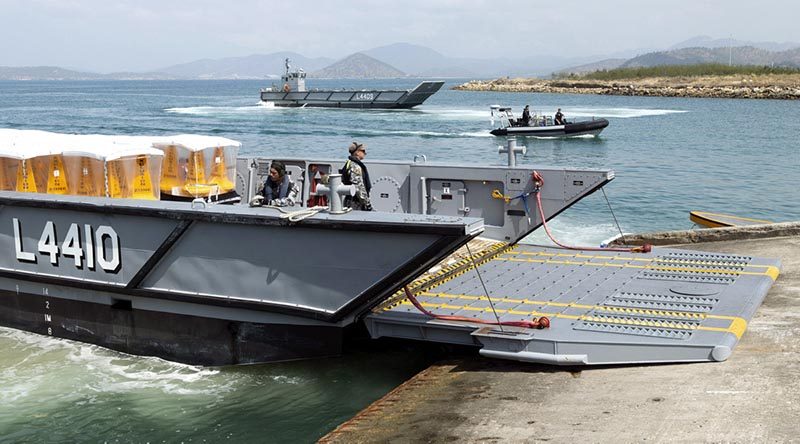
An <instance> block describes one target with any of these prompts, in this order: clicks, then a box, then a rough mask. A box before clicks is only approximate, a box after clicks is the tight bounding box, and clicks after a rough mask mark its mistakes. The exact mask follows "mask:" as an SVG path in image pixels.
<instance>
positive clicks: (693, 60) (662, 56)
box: [620, 46, 800, 68]
mask: <svg viewBox="0 0 800 444" xmlns="http://www.w3.org/2000/svg"><path fill="white" fill-rule="evenodd" d="M729 61H730V62H731V63H733V64H734V65H765V66H788V67H800V48H796V49H791V50H788V51H779V52H773V51H768V50H765V49H760V48H754V47H752V46H740V47H736V48H727V47H718V48H683V49H675V50H672V51H660V52H651V53H649V54H643V55H640V56H638V57H634V58H632V59H630V60H628V61H626V62H625V63H623V64H622V65H620V67H623V68H638V67H648V66H660V65H695V64H700V63H722V64H727V63H728V62H729Z"/></svg>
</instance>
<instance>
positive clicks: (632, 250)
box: [531, 171, 653, 253]
mask: <svg viewBox="0 0 800 444" xmlns="http://www.w3.org/2000/svg"><path fill="white" fill-rule="evenodd" d="M531 177H532V179H533V181H534V183H535V184H536V185H537V186H538V187H539V188H541V187H542V186H544V179H542V176H541V175H540V174H539V173H538V172H536V171H534V172H533V173H531ZM536 207H537V208H539V215H540V216H542V226H543V227H544V231H545V233H547V237H549V238H550V240H551V241H553V243H554V244H556V245H558V246H559V247H561V248H564V249H567V250H587V251H622V252H627V253H649V252H650V251H652V249H653V247H652V246H651V245H650V244H644V245H642V246H641V247H633V248H597V247H572V246H569V245H564V244H562V243H560V242H559V241H557V240H556V239H555V238H554V237H553V235H552V234H551V233H550V228H548V227H547V220H546V219H547V218H545V217H544V210H543V209H542V193H540V192H539V191H538V190H537V191H536Z"/></svg>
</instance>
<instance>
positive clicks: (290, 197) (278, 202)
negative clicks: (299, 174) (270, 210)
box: [263, 176, 300, 207]
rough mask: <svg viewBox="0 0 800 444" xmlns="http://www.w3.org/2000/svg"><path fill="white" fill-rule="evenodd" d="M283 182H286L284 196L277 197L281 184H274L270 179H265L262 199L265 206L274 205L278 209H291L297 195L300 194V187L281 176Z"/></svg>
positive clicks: (286, 177)
mask: <svg viewBox="0 0 800 444" xmlns="http://www.w3.org/2000/svg"><path fill="white" fill-rule="evenodd" d="M283 177H284V180H286V181H288V182H289V183H288V185H287V187H286V190H287V192H286V196H284V197H282V198H281V197H279V196H280V192H281V185H282V183H275V182H273V181H272V178H271V177H267V180H266V182H264V190H263V194H264V199H265V200H266V202H265V203H266V204H267V205H275V206H278V207H286V206H289V207H293V206H294V204H295V202H296V201H297V195H298V194H300V187H298V186H297V184H296V183H294V182H293V181H292V180H291V179H289V176H283Z"/></svg>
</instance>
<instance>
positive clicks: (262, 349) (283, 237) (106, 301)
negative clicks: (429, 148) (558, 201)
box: [0, 192, 482, 365]
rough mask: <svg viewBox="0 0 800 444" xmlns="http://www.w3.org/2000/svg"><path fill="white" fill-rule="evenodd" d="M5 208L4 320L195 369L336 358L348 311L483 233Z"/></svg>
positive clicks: (473, 222)
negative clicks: (333, 356) (179, 363)
mask: <svg viewBox="0 0 800 444" xmlns="http://www.w3.org/2000/svg"><path fill="white" fill-rule="evenodd" d="M84 199H85V198H84ZM0 202H2V208H0V251H3V252H4V254H3V255H2V257H0V295H1V296H2V297H1V300H0V325H3V326H8V327H13V328H18V329H23V330H28V331H32V332H36V333H41V334H45V335H51V336H54V337H61V338H68V339H74V340H79V341H84V342H89V343H94V344H99V345H103V346H105V347H109V348H112V349H115V350H119V351H124V352H128V353H133V354H144V355H153V356H159V357H162V358H165V359H169V360H175V361H180V362H185V363H190V364H204V365H225V364H240V363H253V362H272V361H282V360H289V359H301V358H312V357H321V356H331V355H335V354H338V353H339V348H340V345H341V328H342V327H343V326H345V325H347V324H349V323H352V322H353V318H354V317H355V315H356V314H357V313H359V312H361V311H363V310H365V309H366V308H367V307H369V306H371V305H373V304H375V303H377V302H379V301H380V300H382V299H384V298H385V297H386V296H387V295H388V294H389V293H390V292H391V291H394V289H395V288H396V287H397V285H400V284H402V283H403V282H406V281H408V280H410V279H413V277H414V276H417V275H419V274H420V273H422V272H423V271H424V270H426V269H427V268H429V267H431V266H432V265H433V264H435V263H436V262H438V261H439V260H441V259H442V258H444V257H446V256H447V254H449V252H452V251H453V250H455V249H456V248H458V247H459V246H461V245H463V244H464V243H465V242H467V241H468V240H469V239H471V238H472V237H474V236H475V235H477V234H478V233H479V232H481V231H482V223H481V222H480V220H478V219H464V218H448V217H438V218H435V219H434V218H431V217H426V216H419V217H417V218H415V217H414V216H413V215H388V214H380V213H373V214H371V215H367V216H364V215H363V213H362V214H361V215H357V214H353V213H350V214H346V215H341V216H334V215H317V216H315V217H314V218H313V219H307V220H304V221H302V222H299V223H296V224H290V223H287V221H286V220H285V219H281V218H280V217H279V213H278V212H277V211H276V210H265V209H259V208H249V207H247V206H243V205H242V206H238V207H232V206H231V207H223V206H215V207H209V208H205V209H192V208H191V204H188V203H173V202H139V201H130V200H112V199H95V200H94V201H93V202H92V203H86V202H84V201H82V200H81V198H79V197H64V196H62V197H58V198H56V197H53V196H47V195H32V194H21V193H9V192H2V193H0ZM414 219H416V222H414V221H413V220H414ZM342 246H346V248H345V249H344V252H343V249H342ZM342 255H343V256H344V257H341V256H342Z"/></svg>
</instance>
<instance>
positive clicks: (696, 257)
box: [366, 245, 780, 365]
mask: <svg viewBox="0 0 800 444" xmlns="http://www.w3.org/2000/svg"><path fill="white" fill-rule="evenodd" d="M493 250H494V251H492V249H490V250H489V251H488V252H486V253H483V254H482V255H481V256H480V257H478V258H476V262H477V263H478V269H479V271H480V274H481V276H482V277H483V280H484V282H485V283H486V286H487V288H488V291H489V295H490V297H491V298H492V301H493V302H494V306H495V311H496V312H497V315H498V316H499V318H500V320H501V321H519V320H530V319H531V318H534V317H540V316H547V317H548V318H550V322H551V326H550V328H549V329H544V330H528V329H524V328H518V327H503V328H502V329H501V328H500V327H497V326H485V325H481V324H471V323H467V322H453V321H443V320H437V319H431V318H430V317H428V316H426V315H424V314H422V313H420V312H419V311H418V310H417V309H416V308H415V307H414V306H413V305H412V304H411V303H410V302H409V301H408V300H406V299H403V298H401V297H400V295H399V294H398V295H397V297H395V298H394V299H392V300H391V301H390V303H389V304H385V305H383V306H381V307H378V308H377V309H376V310H374V312H373V313H371V314H370V315H369V316H367V319H366V323H367V326H368V328H369V330H370V333H371V334H372V336H373V337H381V336H388V337H398V338H408V339H421V340H427V341H437V342H445V343H454V344H466V345H475V346H479V347H481V350H480V353H481V354H482V355H485V356H490V357H495V358H505V359H513V360H519V361H527V362H537V363H547V364H558V365H596V364H627V363H658V362H695V361H724V360H726V359H727V358H728V357H729V356H730V354H731V352H732V350H733V348H734V347H735V345H736V344H737V343H738V341H739V339H740V338H741V336H742V334H743V333H744V331H745V329H746V327H747V323H748V321H749V320H750V319H751V318H752V317H753V315H754V314H755V311H756V309H757V308H758V306H759V305H760V304H761V302H762V301H763V299H764V297H765V296H766V294H767V292H768V290H769V288H770V287H771V286H772V283H773V282H774V281H775V279H776V278H777V277H778V274H779V268H780V262H779V261H777V260H774V259H759V258H753V257H746V256H737V255H726V254H717V253H703V252H698V251H690V250H679V249H671V248H657V249H654V250H653V252H651V253H646V254H642V253H620V252H611V251H608V252H604V251H600V252H596V251H571V250H561V249H554V248H546V247H537V246H530V245H517V246H514V247H508V248H498V247H495V248H494V249H493ZM411 288H412V291H413V292H414V294H415V295H416V298H417V299H418V301H419V302H420V303H422V305H423V306H424V307H425V308H426V309H427V310H429V311H431V312H433V313H435V314H439V315H456V316H464V317H473V318H476V319H481V320H485V321H494V320H495V317H494V314H493V312H492V309H491V306H490V304H489V301H488V300H487V298H486V295H485V292H484V290H483V286H482V285H481V282H480V280H479V277H478V274H477V273H476V272H475V270H474V268H473V267H472V262H471V261H470V260H469V259H464V260H462V261H460V262H459V263H457V264H454V265H451V266H449V267H446V268H444V269H443V270H442V271H440V272H439V273H438V274H437V275H434V276H429V277H427V278H423V279H421V280H419V281H417V282H415V283H414V285H413V286H412V287H411Z"/></svg>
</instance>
